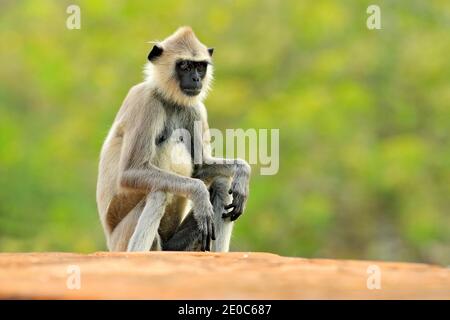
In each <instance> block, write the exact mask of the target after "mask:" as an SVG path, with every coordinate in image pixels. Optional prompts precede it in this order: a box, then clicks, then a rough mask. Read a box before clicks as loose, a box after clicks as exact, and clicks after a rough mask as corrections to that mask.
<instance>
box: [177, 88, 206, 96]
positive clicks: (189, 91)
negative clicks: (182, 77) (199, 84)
mask: <svg viewBox="0 0 450 320" xmlns="http://www.w3.org/2000/svg"><path fill="white" fill-rule="evenodd" d="M181 91H183V93H184V94H185V95H187V96H190V97H193V96H196V95H198V94H199V93H200V91H201V90H200V89H198V88H181Z"/></svg>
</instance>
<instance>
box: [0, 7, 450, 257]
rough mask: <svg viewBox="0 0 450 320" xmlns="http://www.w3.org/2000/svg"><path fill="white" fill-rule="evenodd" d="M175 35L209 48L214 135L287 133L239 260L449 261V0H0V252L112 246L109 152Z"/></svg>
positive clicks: (253, 204) (237, 235)
mask: <svg viewBox="0 0 450 320" xmlns="http://www.w3.org/2000/svg"><path fill="white" fill-rule="evenodd" d="M69 4H78V5H79V6H80V7H81V30H68V29H67V28H66V19H67V17H68V14H67V13H66V8H67V6H68V5H69ZM370 4H378V5H379V6H380V7H381V18H382V30H375V31H371V30H368V29H367V27H366V19H367V17H368V14H367V13H366V8H367V6H368V5H370ZM180 25H191V26H192V27H193V28H194V30H195V31H196V33H197V35H198V36H199V38H200V39H201V40H202V41H203V42H204V43H206V44H207V45H209V46H213V47H215V49H216V50H215V53H214V59H215V64H216V80H215V83H214V89H213V91H212V93H211V94H210V96H209V97H208V99H207V101H206V105H207V108H208V110H209V119H210V124H211V126H212V127H214V128H219V129H225V128H244V129H247V128H279V129H280V170H279V173H278V174H277V175H274V176H261V175H259V168H258V166H254V167H253V172H254V174H253V177H252V181H251V195H250V199H249V202H248V206H247V212H246V213H245V214H244V215H243V216H242V217H241V219H240V220H239V221H238V223H237V224H236V227H235V232H234V235H233V241H232V248H233V250H243V251H247V250H252V251H269V252H275V253H279V254H283V255H291V256H302V257H323V258H344V259H382V260H402V261H422V262H432V263H441V264H449V263H450V215H449V214H450V201H449V199H450V197H449V195H450V149H449V127H450V59H449V57H450V55H449V53H450V37H449V31H450V2H449V1H447V0H441V1H439V0H426V1H425V0H422V1H419V0H414V1H406V0H405V1H381V0H377V1H374V0H370V1H363V0H360V1H356V0H355V1H331V0H330V1H321V0H314V1H300V0H292V1H268V0H262V1H261V0H260V1H256V0H255V1H247V0H246V1H206V0H205V1H171V0H165V1H75V0H73V1H57V0H53V1H13V0H10V1H8V0H6V1H5V0H2V1H0V41H1V44H0V48H1V49H0V251H77V252H91V251H95V250H105V249H106V246H105V242H104V236H103V231H102V229H101V226H100V223H99V221H98V217H97V210H96V204H95V185H96V175H97V163H98V155H99V150H100V147H101V145H102V142H103V139H104V138H105V136H106V133H107V131H108V129H109V127H110V125H111V123H112V120H113V118H114V116H115V114H116V112H117V110H118V108H119V107H120V104H121V102H122V100H123V98H124V97H125V95H126V93H127V91H128V89H129V88H130V87H131V86H132V85H134V84H136V83H138V82H140V81H141V80H142V67H143V64H144V63H145V62H146V56H147V53H148V51H149V48H150V45H149V44H147V43H146V42H147V41H149V40H155V39H162V38H164V37H165V36H167V35H169V34H170V33H172V32H173V31H174V30H175V29H176V28H177V27H178V26H180Z"/></svg>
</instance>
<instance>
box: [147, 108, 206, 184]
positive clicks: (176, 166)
mask: <svg viewBox="0 0 450 320" xmlns="http://www.w3.org/2000/svg"><path fill="white" fill-rule="evenodd" d="M198 119H199V118H198V116H197V114H196V113H195V112H193V111H192V110H190V109H186V108H185V109H180V110H178V109H172V110H169V112H168V113H167V119H166V121H165V123H164V126H163V128H162V130H161V131H160V132H159V134H158V135H157V136H156V140H155V145H156V148H157V150H156V151H157V152H156V154H157V155H158V156H157V158H158V159H157V163H156V165H157V166H158V167H160V168H161V169H163V170H167V171H170V172H174V173H177V174H180V175H183V176H188V177H190V176H192V171H193V162H194V161H193V160H194V158H195V152H196V151H197V152H201V150H200V149H201V148H196V145H198V144H196V143H195V139H198V138H197V137H196V135H195V131H196V129H195V128H196V121H198ZM198 124H199V123H198V122H197V125H198ZM197 131H198V130H197ZM195 149H199V150H195Z"/></svg>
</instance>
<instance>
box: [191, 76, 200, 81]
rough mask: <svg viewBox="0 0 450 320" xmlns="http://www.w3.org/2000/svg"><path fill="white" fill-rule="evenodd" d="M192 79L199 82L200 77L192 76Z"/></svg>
mask: <svg viewBox="0 0 450 320" xmlns="http://www.w3.org/2000/svg"><path fill="white" fill-rule="evenodd" d="M192 81H194V82H200V78H199V77H192Z"/></svg>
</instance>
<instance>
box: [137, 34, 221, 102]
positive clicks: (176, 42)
mask: <svg viewBox="0 0 450 320" xmlns="http://www.w3.org/2000/svg"><path fill="white" fill-rule="evenodd" d="M156 45H158V46H159V47H161V48H162V49H163V53H162V55H161V56H159V57H157V58H156V59H155V60H153V61H152V62H150V61H149V62H147V64H146V65H145V68H144V74H145V81H146V82H148V83H149V84H150V85H152V86H153V87H155V88H156V89H157V90H158V92H159V93H160V94H161V95H162V96H163V97H164V98H166V99H167V100H170V101H172V102H175V103H177V104H180V105H183V106H194V105H196V104H198V103H200V102H202V101H203V100H204V99H205V97H206V95H207V93H208V91H209V89H210V84H211V80H212V78H213V66H212V64H211V56H210V54H209V52H208V48H207V47H206V46H205V45H204V44H202V43H201V42H200V41H199V40H198V39H197V37H196V36H195V34H194V32H193V31H192V29H191V28H190V27H181V28H179V29H178V30H177V31H176V32H175V33H174V34H172V35H171V36H170V37H168V38H166V39H165V40H163V41H161V42H157V43H156ZM180 59H183V60H193V61H207V62H209V64H208V68H207V71H206V75H205V77H204V79H203V81H202V84H203V88H202V91H201V92H200V94H198V95H197V96H194V97H191V96H188V95H186V94H184V93H183V92H182V91H181V89H180V86H179V83H178V80H177V77H176V72H175V64H176V62H177V61H178V60H180Z"/></svg>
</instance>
